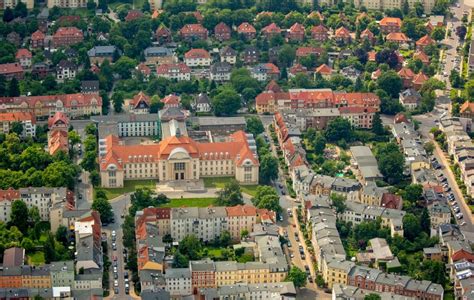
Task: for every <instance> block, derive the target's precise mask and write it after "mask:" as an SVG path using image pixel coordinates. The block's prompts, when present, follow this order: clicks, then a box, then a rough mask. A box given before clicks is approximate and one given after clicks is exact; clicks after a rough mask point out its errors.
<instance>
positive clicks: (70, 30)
mask: <svg viewBox="0 0 474 300" xmlns="http://www.w3.org/2000/svg"><path fill="white" fill-rule="evenodd" d="M65 36H83V33H82V31H81V30H80V29H78V28H76V27H59V28H58V30H56V33H55V34H54V37H65Z"/></svg>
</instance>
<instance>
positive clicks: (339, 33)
mask: <svg viewBox="0 0 474 300" xmlns="http://www.w3.org/2000/svg"><path fill="white" fill-rule="evenodd" d="M334 35H335V36H336V37H341V38H347V37H350V36H351V35H350V32H349V30H347V28H346V27H344V26H341V27H339V28H338V29H336V33H335V34H334Z"/></svg>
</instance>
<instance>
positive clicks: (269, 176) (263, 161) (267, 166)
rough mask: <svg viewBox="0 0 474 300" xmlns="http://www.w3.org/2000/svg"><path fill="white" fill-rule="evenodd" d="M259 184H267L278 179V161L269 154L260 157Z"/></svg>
mask: <svg viewBox="0 0 474 300" xmlns="http://www.w3.org/2000/svg"><path fill="white" fill-rule="evenodd" d="M259 177H260V183H263V184H269V183H270V182H271V181H272V180H274V179H276V178H278V160H277V158H276V157H273V156H272V155H270V154H266V155H264V156H262V157H260V170H259Z"/></svg>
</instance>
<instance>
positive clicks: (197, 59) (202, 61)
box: [184, 49, 211, 68]
mask: <svg viewBox="0 0 474 300" xmlns="http://www.w3.org/2000/svg"><path fill="white" fill-rule="evenodd" d="M184 62H185V63H186V65H187V66H188V67H191V68H193V67H209V66H210V65H211V55H210V54H209V52H207V51H206V50H204V49H191V50H189V51H188V52H186V53H185V54H184Z"/></svg>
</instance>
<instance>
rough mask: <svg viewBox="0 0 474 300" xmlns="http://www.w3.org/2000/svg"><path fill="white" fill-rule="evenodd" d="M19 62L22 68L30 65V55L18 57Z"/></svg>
mask: <svg viewBox="0 0 474 300" xmlns="http://www.w3.org/2000/svg"><path fill="white" fill-rule="evenodd" d="M19 63H20V65H21V66H22V67H23V68H29V67H31V57H22V58H20V59H19Z"/></svg>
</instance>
